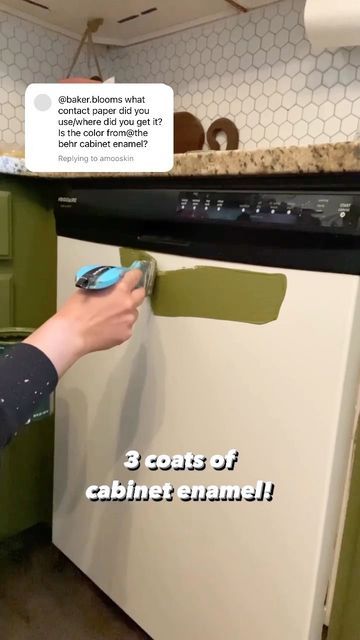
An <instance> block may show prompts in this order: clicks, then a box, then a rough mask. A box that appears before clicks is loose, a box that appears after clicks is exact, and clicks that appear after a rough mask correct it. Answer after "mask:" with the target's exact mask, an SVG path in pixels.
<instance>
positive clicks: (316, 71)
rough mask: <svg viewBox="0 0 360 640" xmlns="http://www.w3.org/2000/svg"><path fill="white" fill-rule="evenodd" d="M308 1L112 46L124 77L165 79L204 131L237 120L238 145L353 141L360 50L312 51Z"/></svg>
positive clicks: (358, 112)
mask: <svg viewBox="0 0 360 640" xmlns="http://www.w3.org/2000/svg"><path fill="white" fill-rule="evenodd" d="M304 3H305V0H284V1H283V2H278V3H276V4H273V5H270V6H267V7H265V8H263V9H259V10H257V11H254V12H250V13H248V14H245V15H244V14H243V15H241V14H239V16H235V17H231V18H228V19H226V20H221V21H218V22H216V23H213V24H210V25H209V24H208V25H205V26H203V27H197V28H194V29H188V30H186V31H183V32H180V33H177V34H175V35H171V36H169V37H164V38H159V39H157V40H153V41H150V42H148V43H142V44H140V45H136V46H132V47H129V48H127V49H124V50H121V49H116V48H111V50H110V58H111V60H112V65H113V68H112V73H113V74H115V76H116V77H117V80H118V81H120V82H135V81H137V82H166V83H168V84H170V85H171V86H172V87H173V88H174V91H175V106H176V110H177V111H180V110H186V111H190V112H191V113H193V114H194V115H196V116H198V117H199V118H200V119H201V121H202V123H203V125H204V128H205V129H207V128H208V127H209V125H210V124H211V122H213V121H214V120H215V119H216V118H217V117H221V116H225V117H228V118H231V119H232V120H234V121H235V123H236V125H237V126H238V128H239V131H240V146H241V147H243V148H248V149H252V148H255V147H270V146H278V145H280V146H288V145H292V144H295V145H298V144H312V143H321V142H336V141H341V140H349V139H350V140H351V139H353V138H354V136H355V134H356V131H357V129H358V127H359V119H360V47H356V48H353V49H338V50H337V51H335V52H330V51H325V52H323V53H322V54H321V55H318V56H316V55H314V54H313V53H312V51H311V46H310V43H309V42H308V41H307V40H306V38H305V33H304V26H303V13H304Z"/></svg>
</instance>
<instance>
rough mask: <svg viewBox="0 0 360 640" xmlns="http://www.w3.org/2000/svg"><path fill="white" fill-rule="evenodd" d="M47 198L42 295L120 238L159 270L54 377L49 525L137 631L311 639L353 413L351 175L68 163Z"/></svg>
mask: <svg viewBox="0 0 360 640" xmlns="http://www.w3.org/2000/svg"><path fill="white" fill-rule="evenodd" d="M55 216H56V228H57V236H58V305H59V306H60V305H61V304H62V303H63V302H64V301H65V300H66V299H67V298H68V297H69V296H70V295H71V294H72V293H73V291H74V289H75V284H74V283H75V274H76V272H77V271H78V269H79V268H80V267H82V266H85V265H112V266H119V265H120V264H121V263H123V257H124V255H127V254H129V252H130V255H132V256H143V255H144V253H143V252H146V253H148V254H150V255H151V256H152V257H153V258H155V259H156V261H157V268H158V273H159V276H158V280H157V282H159V290H158V294H156V287H157V286H158V285H157V283H156V285H155V291H154V296H155V297H156V295H157V298H156V305H155V306H154V304H153V301H152V300H150V299H146V300H145V302H144V304H143V305H142V307H141V310H140V314H139V319H138V322H137V323H136V325H135V329H134V334H133V337H132V338H131V340H129V341H128V342H127V343H125V344H124V345H122V346H120V347H117V348H115V349H112V350H110V351H104V352H98V353H94V354H91V355H88V356H86V357H85V358H83V359H82V360H80V361H79V362H78V363H76V364H75V365H74V366H73V367H72V369H71V370H70V371H68V372H67V374H66V375H65V376H64V378H63V379H62V380H61V381H60V384H59V387H58V390H57V396H56V429H55V476H54V515H53V541H54V544H55V545H56V546H57V547H58V548H59V549H60V550H61V551H62V552H63V553H64V554H65V555H66V556H67V557H68V558H70V560H71V561H72V562H73V563H75V565H77V566H78V567H79V568H80V569H81V571H83V572H84V573H85V574H86V575H87V576H88V577H89V578H90V579H91V580H92V581H93V582H94V583H95V584H96V585H97V586H98V587H99V588H100V589H101V590H102V591H103V592H104V593H105V594H107V596H109V597H110V598H111V599H112V600H113V601H114V602H115V603H116V604H117V605H118V606H119V607H120V608H121V609H122V610H124V611H125V612H126V613H127V614H128V615H129V616H130V617H131V618H132V619H133V620H134V621H135V622H136V623H137V624H138V625H139V626H140V627H141V628H142V629H143V630H144V631H145V632H146V633H147V634H149V636H150V637H151V638H152V639H153V640H170V639H171V640H183V638H189V640H203V639H204V638H206V639H207V640H218V638H219V637H226V638H228V639H229V640H240V638H246V639H248V640H289V639H290V638H291V640H320V638H321V633H322V628H323V626H324V625H326V624H328V619H329V612H330V609H331V599H332V593H333V590H334V583H335V580H336V573H337V562H338V560H337V557H338V551H337V550H338V548H339V544H340V543H341V537H342V531H343V521H344V515H343V514H344V512H345V511H346V500H347V488H346V487H347V486H348V484H349V477H350V473H351V459H352V451H353V446H354V437H355V432H356V423H357V416H358V389H359V365H360V296H359V282H360V280H359V275H360V251H359V247H360V192H359V188H358V186H357V182H356V178H355V176H352V175H344V176H341V175H334V176H331V177H327V176H326V175H324V176H292V177H291V176H286V177H278V178H274V177H268V178H266V177H257V178H245V177H226V176H225V177H221V176H215V177H213V178H209V177H208V178H207V177H203V178H201V177H199V178H195V177H192V178H190V177H189V178H171V179H169V178H168V179H165V178H163V177H154V178H151V179H150V178H146V177H143V178H141V177H139V178H136V179H135V178H125V177H124V178H122V179H111V178H98V179H94V180H92V181H91V182H90V181H88V180H86V179H84V178H74V179H71V180H69V181H68V182H67V183H64V184H62V186H61V187H59V190H58V194H57V203H56V206H55ZM199 274H200V276H201V277H200V279H199ZM166 283H167V285H166V286H165V284H166ZM201 456H202V457H201ZM134 460H135V462H134ZM149 460H150V461H151V462H149ZM174 460H177V463H176V464H175V465H174ZM181 460H183V461H186V463H184V464H183V465H182V466H181V464H182V463H181ZM191 460H192V462H191ZM194 460H195V461H196V460H198V465H197V466H196V463H194ZM199 460H200V463H199ZM201 460H202V461H203V462H204V460H205V463H204V464H201ZM136 461H137V462H136ZM114 482H115V483H117V485H116V486H117V487H119V486H120V487H123V488H125V489H126V491H127V493H126V497H125V499H121V500H120V499H119V500H116V499H112V498H114V496H115V497H116V495H119V494H116V495H115V494H114V496H113V495H112V496H111V497H110V495H107V494H106V487H113V486H114V485H113V483H114ZM165 485H166V486H167V487H169V486H170V487H172V488H173V491H174V493H173V495H172V497H171V498H170V497H169V495H168V497H167V498H166V497H165V498H164V495H165V494H163V498H164V499H158V498H159V496H160V494H159V493H156V491H159V488H161V487H164V486H165ZM94 486H97V487H103V488H104V487H105V493H104V494H103V496H105V497H104V499H101V500H99V499H97V500H96V499H95V500H94V499H93V497H91V499H89V494H88V488H89V487H94ZM129 487H130V489H129ZM134 487H138V490H139V491H140V493H139V494H138V495H142V496H145V497H144V499H141V498H139V499H133V494H132V493H131V492H132V491H134ZM149 487H150V488H151V487H152V488H154V487H155V489H156V487H158V488H157V489H156V490H154V491H153V493H152V494H151V495H150V494H149V492H148V493H147V491H148V489H149ZM184 487H185V489H184ZM234 487H235V489H234ZM236 487H238V488H239V487H240V488H241V493H239V492H238V493H236ZM125 489H124V490H125ZM141 491H143V494H141ZM239 491H240V490H239ZM254 491H255V493H254ZM150 493H151V492H150ZM121 495H124V494H121ZM131 496H132V497H131ZM146 496H147V497H146ZM149 496H150V497H149ZM156 496H157V497H156ZM247 498H248V499H247Z"/></svg>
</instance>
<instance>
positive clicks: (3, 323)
mask: <svg viewBox="0 0 360 640" xmlns="http://www.w3.org/2000/svg"><path fill="white" fill-rule="evenodd" d="M52 189H53V187H52V184H51V183H50V182H48V181H45V180H39V179H35V178H26V177H20V176H19V177H16V176H4V175H2V176H1V175H0V330H1V328H3V327H12V326H16V327H33V328H36V327H38V326H39V325H40V324H42V322H44V321H45V320H46V319H47V318H48V317H49V316H50V315H52V314H53V313H54V311H55V308H56V233H55V222H54V217H53V214H52V204H53V198H52ZM53 438H54V425H53V418H45V419H44V420H40V421H39V422H35V423H33V424H31V425H30V426H29V428H27V429H26V430H24V432H22V433H21V434H19V436H18V437H17V438H15V439H14V440H13V442H12V443H11V444H10V445H9V446H8V447H7V448H6V449H5V450H3V451H0V540H1V539H4V538H6V537H8V536H10V535H13V534H16V533H18V532H20V531H22V530H24V529H27V528H28V527H31V526H33V525H34V524H37V523H38V522H50V521H51V511H52V484H53Z"/></svg>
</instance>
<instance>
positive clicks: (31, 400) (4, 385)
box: [0, 343, 58, 448]
mask: <svg viewBox="0 0 360 640" xmlns="http://www.w3.org/2000/svg"><path fill="white" fill-rule="evenodd" d="M0 381H1V382H0V448H2V447H5V446H6V445H7V444H8V443H9V442H10V440H11V439H12V437H13V436H14V435H15V434H16V432H17V429H18V428H19V427H20V426H22V425H25V424H26V423H27V421H28V420H29V419H30V418H31V417H32V415H33V413H34V412H35V409H36V407H37V405H38V404H39V403H40V402H41V401H42V400H43V399H44V398H46V397H48V396H49V395H50V394H51V393H52V392H53V391H54V389H55V387H56V385H57V383H58V374H57V371H56V369H55V367H54V365H53V364H52V362H51V361H50V360H49V358H48V357H47V356H46V355H45V354H44V353H43V352H42V351H40V350H39V349H37V348H36V347H34V346H32V345H28V344H24V343H20V344H17V345H15V346H14V347H11V348H10V349H9V350H8V353H7V354H6V355H5V356H3V357H1V358H0Z"/></svg>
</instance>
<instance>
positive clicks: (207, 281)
mask: <svg viewBox="0 0 360 640" xmlns="http://www.w3.org/2000/svg"><path fill="white" fill-rule="evenodd" d="M120 257H121V264H122V265H123V266H130V264H131V263H132V262H133V261H134V260H149V259H151V260H152V259H153V258H152V256H151V255H150V254H148V253H146V252H145V251H137V250H136V249H120ZM286 287H287V279H286V276H285V275H283V274H281V273H273V274H272V273H270V274H269V273H258V272H256V271H243V270H240V269H227V268H223V267H205V266H198V267H194V268H192V269H177V270H173V271H163V272H161V271H160V272H158V274H157V278H156V282H155V287H154V291H153V294H152V297H151V306H152V309H153V312H154V314H155V315H158V316H166V317H192V318H210V319H213V320H229V321H233V322H246V323H251V324H266V323H268V322H273V321H274V320H276V319H277V318H278V316H279V313H280V309H281V305H282V303H283V301H284V298H285V293H286Z"/></svg>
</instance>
